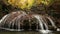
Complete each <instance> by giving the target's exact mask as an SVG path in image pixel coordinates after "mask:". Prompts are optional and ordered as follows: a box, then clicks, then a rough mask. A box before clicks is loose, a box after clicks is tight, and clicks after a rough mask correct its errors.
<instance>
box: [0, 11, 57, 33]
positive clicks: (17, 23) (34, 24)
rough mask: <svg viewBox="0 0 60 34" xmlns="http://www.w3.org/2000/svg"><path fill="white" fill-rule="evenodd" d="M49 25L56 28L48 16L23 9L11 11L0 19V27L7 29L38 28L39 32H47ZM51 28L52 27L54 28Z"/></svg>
mask: <svg viewBox="0 0 60 34" xmlns="http://www.w3.org/2000/svg"><path fill="white" fill-rule="evenodd" d="M47 19H48V20H49V21H50V22H48V20H47ZM48 23H51V24H52V25H50V26H51V27H54V28H57V27H56V25H55V23H54V22H53V20H52V19H51V18H50V17H48V16H43V15H38V14H31V15H29V14H26V13H25V12H23V11H20V12H19V11H17V12H12V13H10V14H7V15H5V16H4V17H3V18H2V19H1V20H0V29H5V30H9V31H23V30H25V29H26V30H33V29H35V30H40V31H41V32H43V31H44V32H49V30H50V29H49V24H48ZM54 28H53V29H54Z"/></svg>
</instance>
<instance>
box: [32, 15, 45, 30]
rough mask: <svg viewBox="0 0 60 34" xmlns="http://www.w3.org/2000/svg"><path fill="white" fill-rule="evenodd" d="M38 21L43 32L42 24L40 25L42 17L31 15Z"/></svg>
mask: <svg viewBox="0 0 60 34" xmlns="http://www.w3.org/2000/svg"><path fill="white" fill-rule="evenodd" d="M33 16H34V17H35V18H36V19H37V20H38V21H39V25H40V27H41V29H42V30H44V28H43V23H42V21H41V20H42V19H41V18H42V17H41V16H39V15H33Z"/></svg>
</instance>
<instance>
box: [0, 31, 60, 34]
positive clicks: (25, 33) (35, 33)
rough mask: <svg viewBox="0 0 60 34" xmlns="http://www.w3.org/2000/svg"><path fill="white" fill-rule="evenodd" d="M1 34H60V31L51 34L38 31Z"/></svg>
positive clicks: (4, 33)
mask: <svg viewBox="0 0 60 34" xmlns="http://www.w3.org/2000/svg"><path fill="white" fill-rule="evenodd" d="M0 34H60V31H58V32H57V31H54V32H50V33H41V32H38V31H22V32H10V31H3V32H2V31H1V32H0Z"/></svg>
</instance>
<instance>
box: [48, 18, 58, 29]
mask: <svg viewBox="0 0 60 34" xmlns="http://www.w3.org/2000/svg"><path fill="white" fill-rule="evenodd" d="M47 18H48V19H49V21H50V23H51V24H52V26H53V27H54V28H57V27H56V26H55V23H54V22H53V20H52V19H51V18H50V17H47Z"/></svg>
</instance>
